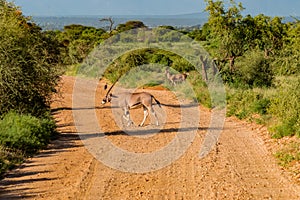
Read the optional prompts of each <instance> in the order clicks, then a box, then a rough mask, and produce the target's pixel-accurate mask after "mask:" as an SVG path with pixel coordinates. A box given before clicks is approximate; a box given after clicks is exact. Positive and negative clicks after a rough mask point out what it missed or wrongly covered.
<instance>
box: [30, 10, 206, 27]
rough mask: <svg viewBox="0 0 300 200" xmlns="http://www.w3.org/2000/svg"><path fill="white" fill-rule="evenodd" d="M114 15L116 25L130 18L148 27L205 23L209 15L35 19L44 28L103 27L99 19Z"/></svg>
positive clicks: (189, 25) (50, 17) (187, 25)
mask: <svg viewBox="0 0 300 200" xmlns="http://www.w3.org/2000/svg"><path fill="white" fill-rule="evenodd" d="M107 17H112V19H113V20H114V21H115V24H114V25H115V26H117V25H118V24H121V23H125V22H127V21H129V20H138V21H142V22H144V24H145V25H146V26H148V27H157V26H162V25H169V26H173V27H191V26H200V25H203V24H204V23H205V22H206V21H207V19H208V15H207V14H206V13H191V14H181V15H113V16H103V15H99V16H33V17H32V19H33V21H34V22H35V23H36V24H38V25H39V26H40V27H42V29H43V30H62V29H63V28H64V26H66V25H70V24H81V25H85V26H93V27H97V28H103V27H105V26H107V24H105V23H104V22H100V21H99V19H102V18H107Z"/></svg>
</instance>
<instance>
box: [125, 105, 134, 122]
mask: <svg viewBox="0 0 300 200" xmlns="http://www.w3.org/2000/svg"><path fill="white" fill-rule="evenodd" d="M123 118H124V119H126V120H127V126H130V125H131V124H133V122H132V121H131V119H130V114H129V110H128V109H127V108H125V109H124V115H123Z"/></svg>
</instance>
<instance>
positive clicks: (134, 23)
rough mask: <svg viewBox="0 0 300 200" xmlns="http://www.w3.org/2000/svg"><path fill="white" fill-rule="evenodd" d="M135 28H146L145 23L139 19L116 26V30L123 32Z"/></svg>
mask: <svg viewBox="0 0 300 200" xmlns="http://www.w3.org/2000/svg"><path fill="white" fill-rule="evenodd" d="M136 28H146V26H145V24H144V23H143V22H141V21H128V22H126V23H125V24H119V25H118V26H117V28H116V30H117V31H118V32H124V31H128V30H131V29H136Z"/></svg>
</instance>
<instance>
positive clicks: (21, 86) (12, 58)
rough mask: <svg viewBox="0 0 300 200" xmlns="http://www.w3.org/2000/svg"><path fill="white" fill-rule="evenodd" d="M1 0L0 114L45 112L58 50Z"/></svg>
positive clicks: (52, 88)
mask: <svg viewBox="0 0 300 200" xmlns="http://www.w3.org/2000/svg"><path fill="white" fill-rule="evenodd" d="M28 21H29V19H28V18H26V17H24V16H23V15H22V13H21V11H19V10H18V9H17V8H16V7H15V6H14V5H13V4H11V3H7V2H5V1H3V0H0V27H1V29H0V49H1V50H0V74H1V76H0V96H1V98H0V115H2V114H5V113H7V112H9V111H10V110H12V109H13V110H15V111H17V112H19V113H30V114H32V115H34V116H41V115H43V114H44V113H45V112H47V110H48V108H49V103H50V99H51V95H52V93H53V92H54V91H55V87H56V85H57V82H58V80H59V75H60V73H61V71H60V70H59V68H58V63H59V62H60V52H59V49H58V44H57V42H56V41H55V40H53V38H52V37H50V36H49V35H47V34H45V33H43V32H42V31H41V30H40V28H39V27H38V26H36V25H35V24H33V23H29V22H28Z"/></svg>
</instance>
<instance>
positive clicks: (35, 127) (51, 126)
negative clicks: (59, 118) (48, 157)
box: [0, 112, 55, 154]
mask: <svg viewBox="0 0 300 200" xmlns="http://www.w3.org/2000/svg"><path fill="white" fill-rule="evenodd" d="M54 130H55V123H54V121H53V120H50V119H38V118H36V117H33V116H31V115H19V114H17V113H15V112H9V113H8V114H6V115H5V116H4V117H3V119H2V120H1V121H0V145H2V146H4V147H8V148H11V149H18V150H21V151H22V152H24V153H25V154H32V153H35V152H37V151H38V150H39V149H41V148H43V147H45V145H46V144H48V142H49V140H50V138H51V136H52V135H53V133H54Z"/></svg>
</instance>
